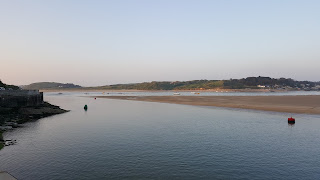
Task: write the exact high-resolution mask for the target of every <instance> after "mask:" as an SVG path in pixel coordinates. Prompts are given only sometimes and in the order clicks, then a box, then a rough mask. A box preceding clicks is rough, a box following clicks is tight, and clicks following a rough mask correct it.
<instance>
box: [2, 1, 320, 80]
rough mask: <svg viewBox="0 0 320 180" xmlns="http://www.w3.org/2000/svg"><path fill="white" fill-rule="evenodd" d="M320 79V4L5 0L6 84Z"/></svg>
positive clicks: (4, 68) (3, 10)
mask: <svg viewBox="0 0 320 180" xmlns="http://www.w3.org/2000/svg"><path fill="white" fill-rule="evenodd" d="M259 75H261V76H271V77H274V78H279V77H287V78H293V79H296V80H312V81H319V80H320V1H318V0H315V1H311V0H310V1H309V0H299V1H295V0H265V1H262V0H261V1H260V0H258V1H257V0H251V1H246V0H233V1H232V0H220V1H214V0H208V1H205V0H190V1H188V0H181V1H179V0H157V1H156V0H113V1H107V0H101V1H98V0H96V1H91V0H90V1H89V0H86V1H83V0H54V1H43V0H38V1H36V0H24V1H22V0H21V1H18V0H17V1H10V0H0V79H1V80H2V81H3V82H5V83H10V84H16V85H24V84H29V83H33V82H40V81H54V82H63V83H66V82H71V83H75V84H79V85H83V86H93V85H106V84H114V83H129V82H145V81H172V80H195V79H230V78H242V77H247V76H259Z"/></svg>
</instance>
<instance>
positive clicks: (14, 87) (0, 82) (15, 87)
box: [0, 80, 20, 90]
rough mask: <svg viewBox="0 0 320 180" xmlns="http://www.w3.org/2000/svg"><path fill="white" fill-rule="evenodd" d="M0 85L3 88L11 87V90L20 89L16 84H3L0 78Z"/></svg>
mask: <svg viewBox="0 0 320 180" xmlns="http://www.w3.org/2000/svg"><path fill="white" fill-rule="evenodd" d="M0 87H4V88H5V89H10V88H11V89H13V90H18V89H20V88H19V87H18V86H15V85H8V84H5V83H3V82H2V81H1V80H0Z"/></svg>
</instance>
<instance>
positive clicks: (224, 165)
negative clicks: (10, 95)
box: [0, 94, 320, 180]
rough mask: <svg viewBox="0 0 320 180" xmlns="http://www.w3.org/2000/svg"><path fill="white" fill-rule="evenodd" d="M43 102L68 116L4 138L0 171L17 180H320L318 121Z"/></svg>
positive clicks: (119, 103)
mask: <svg viewBox="0 0 320 180" xmlns="http://www.w3.org/2000/svg"><path fill="white" fill-rule="evenodd" d="M45 100H46V101H48V102H50V103H52V104H56V105H59V106H61V107H62V108H64V109H68V110H71V111H70V112H68V113H65V114H61V115H56V116H52V117H48V118H44V119H41V120H38V121H36V122H30V123H27V124H24V127H23V128H18V129H15V130H14V131H10V132H6V133H5V134H4V137H5V139H17V141H18V143H17V144H16V145H13V146H8V147H5V148H4V149H2V150H1V151H0V171H8V172H10V173H11V174H12V175H13V176H15V177H16V178H18V179H19V180H35V179H40V180H41V179H44V180H51V179H52V180H64V179H65V180H69V179H77V180H82V179H90V180H95V179H97V180H98V179H99V180H100V179H291V180H292V179H319V178H320V116H319V115H305V114H287V113H273V112H264V111H252V110H239V109H228V108H215V107H201V106H188V105H176V104H165V103H154V102H138V101H126V100H114V99H99V98H98V99H96V100H94V99H93V98H89V97H78V96H76V95H70V96H65V95H54V94H46V95H45ZM85 104H87V105H88V110H87V111H84V109H83V106H84V105H85ZM291 115H293V116H294V117H295V118H296V124H295V125H293V126H291V125H288V123H287V118H288V117H289V116H291Z"/></svg>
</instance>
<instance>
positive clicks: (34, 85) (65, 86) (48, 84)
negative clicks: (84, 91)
mask: <svg viewBox="0 0 320 180" xmlns="http://www.w3.org/2000/svg"><path fill="white" fill-rule="evenodd" d="M60 88H61V89H70V88H81V86H79V85H75V84H72V83H66V84H64V83H57V82H38V83H32V84H30V85H26V86H22V89H30V90H32V89H60Z"/></svg>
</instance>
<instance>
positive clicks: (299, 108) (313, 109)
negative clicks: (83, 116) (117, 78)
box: [95, 95, 320, 114]
mask: <svg viewBox="0 0 320 180" xmlns="http://www.w3.org/2000/svg"><path fill="white" fill-rule="evenodd" d="M95 97H96V98H109V99H120V100H133V101H148V102H160V103H172V104H185V105H195V106H215V107H228V108H241V109H253V110H263V111H275V112H286V113H299V114H300V113H301V114H320V96H319V95H305V96H95Z"/></svg>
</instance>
